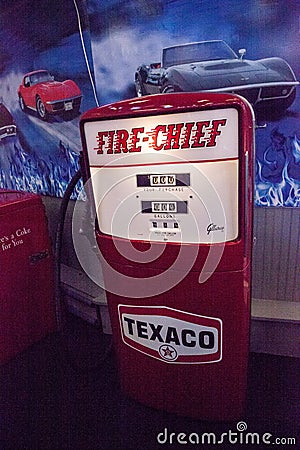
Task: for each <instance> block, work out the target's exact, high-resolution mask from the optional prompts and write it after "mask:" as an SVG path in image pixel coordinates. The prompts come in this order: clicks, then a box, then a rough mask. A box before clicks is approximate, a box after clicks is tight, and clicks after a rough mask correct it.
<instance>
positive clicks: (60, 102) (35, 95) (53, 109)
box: [18, 70, 82, 120]
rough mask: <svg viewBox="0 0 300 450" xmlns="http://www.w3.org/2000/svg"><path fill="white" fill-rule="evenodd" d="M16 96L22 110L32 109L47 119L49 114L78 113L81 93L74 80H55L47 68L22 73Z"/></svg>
mask: <svg viewBox="0 0 300 450" xmlns="http://www.w3.org/2000/svg"><path fill="white" fill-rule="evenodd" d="M18 96H19V104H20V108H21V109H22V110H23V111H26V110H27V109H31V110H34V111H36V112H37V114H38V116H39V117H40V118H41V119H43V120H47V118H48V116H49V115H50V114H59V113H63V112H67V111H72V112H73V113H74V114H79V109H80V104H81V97H82V94H81V91H80V89H79V87H78V86H77V84H76V83H75V82H74V81H72V80H65V81H55V80H54V78H53V76H52V75H50V73H49V72H48V71H47V70H36V71H34V72H30V73H27V74H26V75H24V77H23V81H22V83H21V85H20V86H19V89H18Z"/></svg>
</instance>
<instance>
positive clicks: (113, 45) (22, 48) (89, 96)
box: [0, 0, 300, 206]
mask: <svg viewBox="0 0 300 450" xmlns="http://www.w3.org/2000/svg"><path fill="white" fill-rule="evenodd" d="M75 2H76V4H77V6H78V10H79V12H80V19H81V26H82V29H83V38H84V41H85V45H86V50H87V55H88V59H89V63H90V65H91V69H92V72H93V73H94V77H95V82H96V86H97V95H98V99H99V104H106V103H110V102H113V101H118V100H121V99H125V98H131V97H133V96H135V89H134V74H135V70H136V68H137V67H138V66H139V65H140V64H142V63H150V62H155V61H160V58H161V54H162V48H163V47H165V46H168V45H172V44H180V43H187V42H191V41H199V40H209V39H223V40H225V41H226V42H227V43H228V44H229V45H230V46H231V47H232V48H233V49H234V50H235V51H237V50H238V49H239V48H246V49H247V54H246V57H247V58H248V59H258V58H265V57H272V56H279V57H282V58H284V59H285V60H286V61H287V62H288V63H289V64H290V65H291V66H292V68H293V69H294V71H295V73H296V76H297V78H298V79H299V78H300V58H299V48H300V45H299V44H300V21H299V16H300V3H299V0H276V1H269V0H249V1H247V2H244V1H240V0H223V1H221V0H209V1H208V0H201V1H200V0H194V1H190V0H164V1H162V0H152V1H151V2H149V1H148V0H126V1H125V0H65V1H63V2H62V1H60V2H53V0H11V1H10V2H8V3H6V4H5V5H3V6H2V9H1V15H0V19H1V27H0V39H1V44H2V52H1V54H0V97H1V99H2V101H3V102H4V103H5V105H6V106H7V107H8V109H9V110H10V112H11V113H12V115H13V117H14V119H15V121H16V124H17V129H18V134H17V137H15V138H7V139H6V141H5V142H3V141H2V142H0V150H1V152H0V186H1V187H9V188H17V189H26V190H29V191H33V192H40V193H43V194H47V195H57V196H61V195H62V194H63V192H64V189H65V187H66V185H67V183H68V180H69V178H70V176H71V175H72V174H73V173H74V171H75V170H76V169H77V167H78V155H79V152H80V150H81V142H80V136H79V117H76V118H74V119H72V120H64V119H61V118H60V117H55V118H53V119H52V118H51V120H50V121H48V122H43V121H41V120H40V119H38V118H37V117H36V115H35V114H34V113H24V112H22V111H21V110H20V107H19V104H18V96H17V89H18V86H19V84H20V82H21V80H22V77H23V75H24V73H25V72H27V71H31V70H35V69H48V70H50V71H51V72H52V74H53V75H54V76H55V78H56V79H58V80H64V79H66V78H71V79H73V80H74V81H75V82H76V83H77V84H78V85H79V87H80V88H81V90H82V93H83V99H82V107H81V112H84V111H86V110H88V109H89V108H92V107H94V106H96V101H95V98H94V95H93V90H92V85H91V83H90V79H89V76H88V72H87V67H86V61H85V59H84V55H83V50H82V45H81V44H82V43H81V39H80V35H79V27H78V22H77V17H76V10H75V7H74V3H75ZM16 11H17V12H18V13H17V14H16ZM299 123H300V94H299V88H298V92H297V98H296V100H295V102H294V103H293V105H292V107H291V108H290V109H289V110H288V111H287V113H286V114H285V115H284V116H282V117H279V118H277V119H272V120H269V121H268V122H267V123H266V127H265V128H261V129H258V130H257V131H256V161H257V171H256V174H257V179H256V204H257V205H259V206H300V126H299ZM266 157H267V160H268V161H270V164H266V163H265V160H266ZM275 167H276V169H275Z"/></svg>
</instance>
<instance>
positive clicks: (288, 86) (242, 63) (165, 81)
mask: <svg viewBox="0 0 300 450" xmlns="http://www.w3.org/2000/svg"><path fill="white" fill-rule="evenodd" d="M245 52H246V50H245V49H241V50H239V56H238V55H237V54H236V53H235V52H234V51H233V50H232V49H231V48H230V47H229V46H228V45H227V44H226V43H225V42H224V41H221V40H214V41H203V42H195V43H191V44H184V45H176V46H173V47H167V48H164V49H163V54H162V63H152V64H150V65H141V66H139V67H138V69H137V71H136V74H135V86H136V93H137V95H138V96H142V95H146V94H157V93H160V92H163V93H166V92H193V91H194V92H199V91H204V92H205V91H206V92H230V93H236V94H239V95H242V96H243V97H245V98H246V99H247V100H248V101H249V102H250V103H251V104H252V105H253V106H254V107H255V108H259V107H267V108H270V109H273V108H278V109H280V110H285V109H287V108H288V107H289V106H291V104H292V103H293V101H294V100H295V96H296V86H297V85H298V84H299V83H298V81H297V80H296V77H295V74H294V72H293V71H292V69H291V67H290V66H289V64H288V63H287V62H286V61H284V60H283V59H281V58H266V59H260V60H256V61H251V60H247V59H244V58H243V57H244V55H245Z"/></svg>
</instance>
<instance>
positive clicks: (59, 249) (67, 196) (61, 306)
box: [54, 169, 81, 332]
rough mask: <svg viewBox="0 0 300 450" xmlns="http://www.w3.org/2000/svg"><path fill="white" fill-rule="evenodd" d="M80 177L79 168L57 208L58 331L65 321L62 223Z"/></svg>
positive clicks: (56, 289)
mask: <svg viewBox="0 0 300 450" xmlns="http://www.w3.org/2000/svg"><path fill="white" fill-rule="evenodd" d="M80 179H81V170H80V169H79V170H78V171H77V172H76V173H75V175H74V176H73V177H72V179H71V181H70V183H69V184H68V186H67V189H66V191H65V193H64V196H63V198H62V202H61V205H60V210H59V220H58V224H57V230H56V236H55V250H54V261H55V263H54V264H55V314H56V324H57V329H58V331H60V332H61V331H63V329H64V327H65V322H66V306H65V303H64V302H63V300H62V295H61V286H60V279H61V252H62V240H63V232H64V224H65V218H66V212H67V209H68V205H69V201H70V198H71V195H72V193H73V191H74V189H75V187H76V185H77V183H78V182H79V181H80Z"/></svg>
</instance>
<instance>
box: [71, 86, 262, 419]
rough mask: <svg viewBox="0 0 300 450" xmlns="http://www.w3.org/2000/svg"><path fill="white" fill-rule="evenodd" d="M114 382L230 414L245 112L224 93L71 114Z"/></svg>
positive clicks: (242, 264)
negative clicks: (116, 374) (115, 368)
mask: <svg viewBox="0 0 300 450" xmlns="http://www.w3.org/2000/svg"><path fill="white" fill-rule="evenodd" d="M80 127H81V136H82V142H83V153H84V172H85V176H86V178H89V179H90V183H91V187H92V188H91V191H92V195H93V197H94V202H95V206H96V213H97V221H98V229H97V231H96V238H97V243H98V246H99V249H100V253H101V261H102V271H103V276H104V282H105V288H106V291H107V300H108V306H109V311H110V318H111V323H112V329H113V339H114V344H115V351H116V354H117V359H118V364H119V370H120V378H121V381H122V386H123V388H124V391H125V392H126V393H128V394H129V395H130V396H132V397H133V398H135V399H137V400H139V401H141V402H143V403H145V404H147V405H151V406H153V407H156V408H161V409H165V410H168V411H171V412H175V413H179V414H183V415H187V416H191V417H197V418H202V419H211V420H235V419H237V418H238V417H240V415H241V413H242V410H243V405H244V401H245V393H246V373H247V360H248V341H249V319H250V275H251V268H250V267H251V243H252V197H253V190H252V189H253V188H252V186H253V153H254V144H253V143H254V138H253V135H254V133H253V129H254V126H253V113H252V109H251V107H250V106H249V104H248V103H247V102H246V101H245V100H243V99H242V98H241V97H238V96H234V95H230V94H228V95H226V94H222V95H221V94H207V93H178V94H167V95H153V96H149V97H142V98H136V99H131V100H126V101H122V102H119V103H115V104H111V105H107V106H103V107H99V108H95V109H93V110H91V111H88V112H86V113H85V114H84V115H83V116H82V118H81V123H80Z"/></svg>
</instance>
